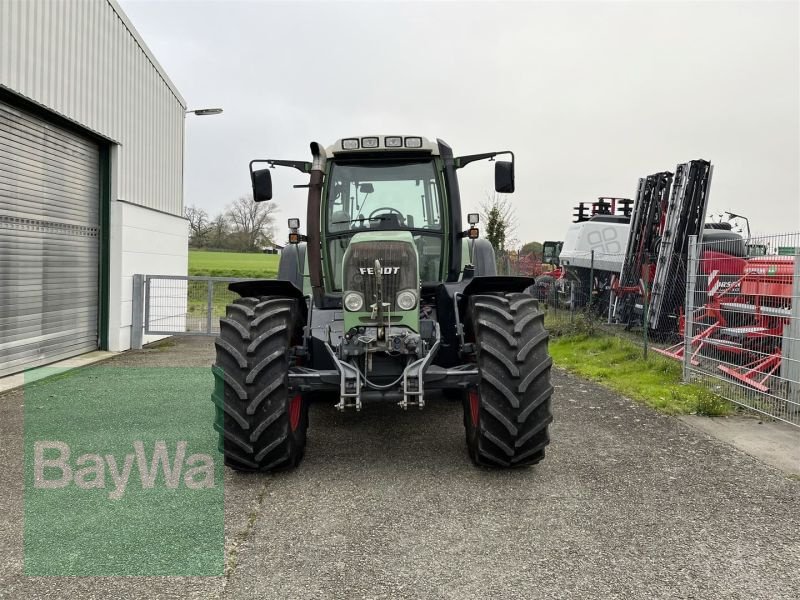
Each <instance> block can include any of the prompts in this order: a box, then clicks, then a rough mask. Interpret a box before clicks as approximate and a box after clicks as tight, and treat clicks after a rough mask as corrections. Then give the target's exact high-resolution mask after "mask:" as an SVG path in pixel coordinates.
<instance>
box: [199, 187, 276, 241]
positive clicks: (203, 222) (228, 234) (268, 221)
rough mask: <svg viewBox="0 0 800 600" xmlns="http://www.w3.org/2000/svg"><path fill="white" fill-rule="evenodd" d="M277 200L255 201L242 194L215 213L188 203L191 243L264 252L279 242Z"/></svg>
mask: <svg viewBox="0 0 800 600" xmlns="http://www.w3.org/2000/svg"><path fill="white" fill-rule="evenodd" d="M276 210H277V206H276V204H275V203H274V202H253V200H252V199H251V198H249V197H248V196H242V197H240V198H238V199H237V200H234V201H233V202H231V203H230V204H229V205H228V206H226V207H225V209H224V210H223V211H222V212H220V213H218V214H216V215H214V216H213V217H212V216H211V215H209V214H208V212H206V211H205V210H203V209H202V208H198V207H196V206H187V207H186V208H185V209H184V216H185V217H186V220H187V221H188V222H189V247H190V248H205V249H211V250H231V251H234V252H260V251H262V249H264V248H266V247H269V246H273V245H274V244H275V211H276Z"/></svg>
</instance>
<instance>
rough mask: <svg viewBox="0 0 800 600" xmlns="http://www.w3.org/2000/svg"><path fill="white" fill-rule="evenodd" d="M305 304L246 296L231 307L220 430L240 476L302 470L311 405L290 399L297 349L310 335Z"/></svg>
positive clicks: (219, 369)
mask: <svg viewBox="0 0 800 600" xmlns="http://www.w3.org/2000/svg"><path fill="white" fill-rule="evenodd" d="M299 312H300V311H299V306H298V302H297V300H295V299H293V298H282V297H262V298H239V299H238V300H235V301H234V303H233V304H230V305H228V307H227V308H226V309H225V315H226V316H225V318H223V319H221V320H220V335H219V337H218V338H217V339H216V340H215V346H216V350H217V360H216V363H215V364H214V368H213V372H214V393H213V395H212V397H211V398H212V400H213V401H214V404H215V406H216V418H215V419H214V429H216V430H217V432H219V449H220V451H221V452H222V453H223V455H224V457H225V464H226V465H227V466H229V467H231V468H232V469H234V470H236V471H275V470H281V469H287V468H292V467H295V466H297V465H298V464H299V462H300V460H301V459H302V457H303V453H304V451H305V445H306V429H307V428H308V406H307V402H306V400H305V399H304V398H303V396H302V395H300V394H290V393H289V388H288V370H289V367H290V366H291V361H292V360H293V359H292V357H291V353H290V349H291V347H292V346H294V345H296V344H297V343H299V341H300V339H301V336H302V333H301V331H302V329H301V326H302V324H301V320H300V314H299Z"/></svg>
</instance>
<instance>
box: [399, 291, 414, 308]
mask: <svg viewBox="0 0 800 600" xmlns="http://www.w3.org/2000/svg"><path fill="white" fill-rule="evenodd" d="M416 305H417V293H416V292H415V291H413V290H403V291H402V292H400V293H399V294H397V308H399V309H400V310H411V309H412V308H414V307H415V306H416Z"/></svg>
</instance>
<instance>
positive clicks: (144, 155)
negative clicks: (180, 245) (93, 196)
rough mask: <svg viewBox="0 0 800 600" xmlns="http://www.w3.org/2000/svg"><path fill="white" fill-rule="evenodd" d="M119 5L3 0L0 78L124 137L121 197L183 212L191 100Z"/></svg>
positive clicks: (92, 0)
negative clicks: (186, 132)
mask: <svg viewBox="0 0 800 600" xmlns="http://www.w3.org/2000/svg"><path fill="white" fill-rule="evenodd" d="M117 10H118V9H117V7H116V4H115V3H113V2H109V1H108V0H0V85H3V86H5V87H7V88H9V89H10V90H11V91H14V92H17V93H19V94H22V95H24V96H26V97H28V98H30V99H31V100H34V101H35V102H38V103H39V104H42V105H44V106H46V107H48V108H50V109H51V110H54V111H55V112H58V113H60V114H62V115H64V116H65V117H67V118H69V119H71V120H73V121H76V122H78V123H79V124H81V125H83V126H84V127H87V128H88V129H91V130H93V131H95V132H97V133H99V134H100V135H102V136H104V137H107V138H110V139H112V140H114V141H115V142H117V143H119V144H120V148H119V164H118V169H117V173H118V174H119V181H118V198H119V199H121V200H126V201H128V202H132V203H134V204H139V205H141V206H146V207H149V208H154V209H157V210H161V211H164V212H167V213H171V214H175V215H181V214H182V196H183V190H182V185H183V184H182V179H183V127H184V110H185V103H184V101H183V99H182V98H181V96H180V94H178V92H177V91H176V90H175V88H174V86H173V85H172V84H171V82H170V81H169V79H168V78H166V76H165V75H163V74H162V72H161V71H160V70H159V68H158V67H157V63H155V59H152V58H151V56H149V54H148V53H147V52H146V51H145V49H144V48H143V44H140V42H139V40H138V39H137V37H138V36H137V35H136V34H135V33H134V32H132V31H131V29H129V28H128V26H127V25H126V22H127V18H126V17H124V15H121V11H120V13H118V12H117Z"/></svg>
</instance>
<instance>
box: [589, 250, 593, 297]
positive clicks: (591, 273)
mask: <svg viewBox="0 0 800 600" xmlns="http://www.w3.org/2000/svg"><path fill="white" fill-rule="evenodd" d="M588 291H589V310H591V309H592V300H594V250H592V255H591V258H590V259H589V290H588Z"/></svg>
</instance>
